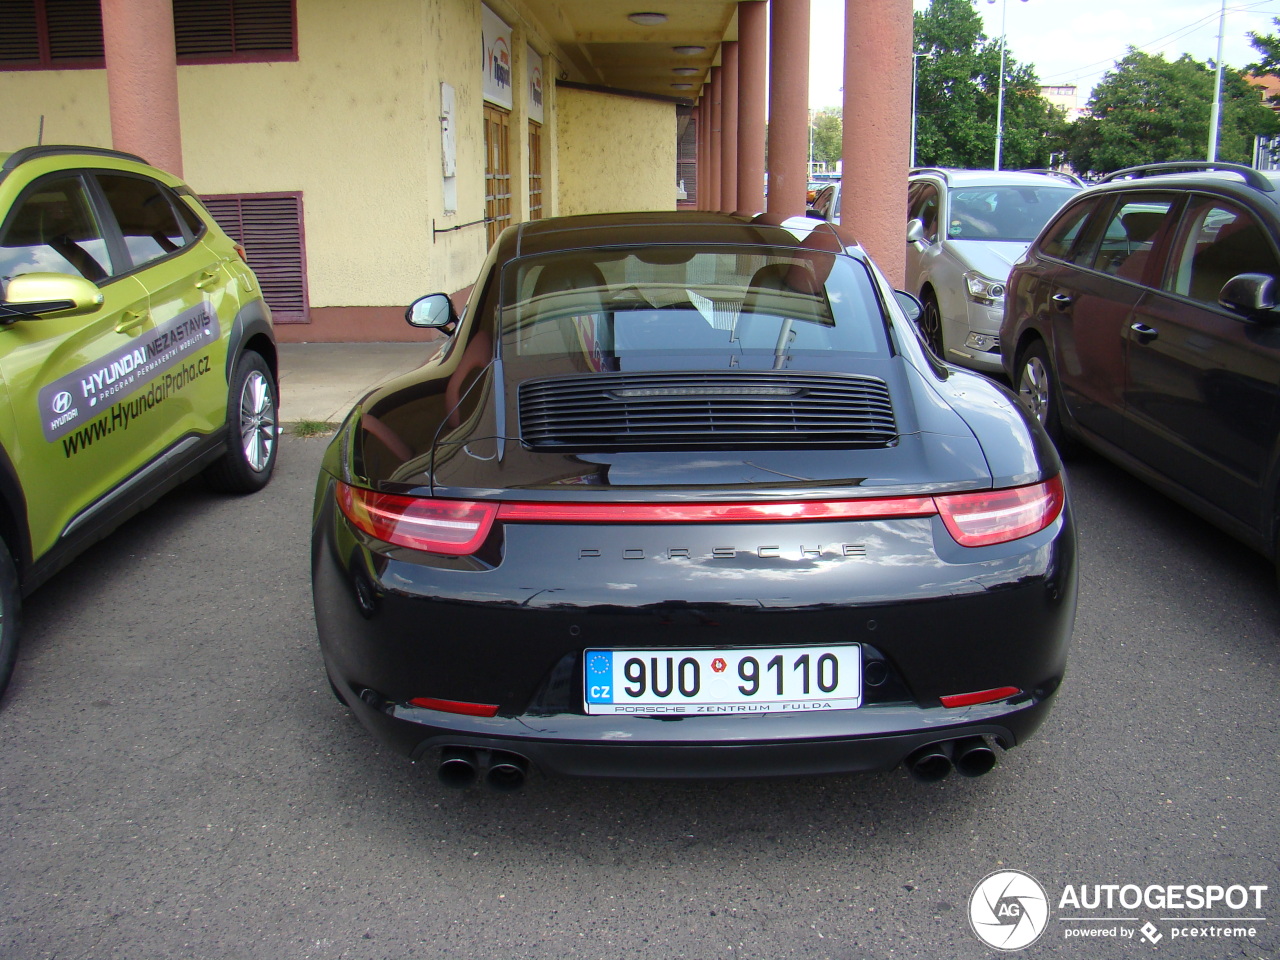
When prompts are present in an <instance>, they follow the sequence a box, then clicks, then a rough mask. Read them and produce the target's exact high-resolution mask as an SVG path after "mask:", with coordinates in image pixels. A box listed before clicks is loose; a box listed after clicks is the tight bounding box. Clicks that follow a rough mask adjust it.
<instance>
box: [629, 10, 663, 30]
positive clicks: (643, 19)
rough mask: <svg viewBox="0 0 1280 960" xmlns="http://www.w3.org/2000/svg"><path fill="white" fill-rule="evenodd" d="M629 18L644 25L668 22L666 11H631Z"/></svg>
mask: <svg viewBox="0 0 1280 960" xmlns="http://www.w3.org/2000/svg"><path fill="white" fill-rule="evenodd" d="M627 19H628V20H630V21H631V22H632V23H635V24H639V25H640V26H642V27H656V26H657V25H658V24H660V23H666V22H667V15H666V14H665V13H629V14H627Z"/></svg>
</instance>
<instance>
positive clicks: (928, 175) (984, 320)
mask: <svg viewBox="0 0 1280 960" xmlns="http://www.w3.org/2000/svg"><path fill="white" fill-rule="evenodd" d="M1081 186H1082V184H1081V182H1080V181H1079V180H1078V179H1076V178H1075V177H1073V176H1071V175H1070V174H1060V173H1056V172H1054V171H1044V172H1017V171H1009V170H994V171H993V170H943V169H939V168H919V169H916V170H913V171H912V172H911V176H910V178H909V181H908V188H907V251H906V285H907V286H906V288H907V290H908V291H910V292H911V293H914V294H915V295H916V296H918V297H919V298H920V302H921V303H922V304H923V314H922V316H921V318H920V326H921V329H922V330H923V331H924V335H925V338H926V339H927V340H928V341H929V345H930V346H931V347H933V350H934V352H935V353H936V354H937V355H938V356H939V357H941V358H942V359H944V360H946V361H947V362H949V363H957V364H960V365H961V366H964V367H969V368H971V369H974V370H979V371H982V372H983V373H999V372H1001V366H1000V321H1001V319H1002V317H1003V313H1004V291H1005V283H1006V281H1007V280H1008V277H1009V268H1010V267H1011V266H1012V265H1013V263H1014V261H1016V260H1017V259H1018V258H1019V257H1021V256H1022V254H1023V252H1024V251H1025V250H1026V248H1027V244H1029V243H1030V242H1031V241H1032V239H1034V238H1035V236H1036V234H1037V233H1039V232H1040V228H1041V227H1043V226H1044V224H1045V221H1047V220H1048V219H1049V218H1050V217H1051V216H1053V215H1054V214H1055V213H1057V212H1058V210H1059V209H1060V208H1061V207H1062V205H1063V204H1064V203H1066V202H1067V200H1069V199H1070V198H1071V197H1072V196H1074V195H1075V193H1076V192H1077V191H1079V190H1080V189H1081Z"/></svg>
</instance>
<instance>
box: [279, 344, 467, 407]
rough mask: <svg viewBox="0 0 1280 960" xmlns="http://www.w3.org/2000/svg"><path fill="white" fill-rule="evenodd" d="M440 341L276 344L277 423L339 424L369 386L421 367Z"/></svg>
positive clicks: (438, 345)
mask: <svg viewBox="0 0 1280 960" xmlns="http://www.w3.org/2000/svg"><path fill="white" fill-rule="evenodd" d="M442 342H443V341H441V340H426V341H422V342H418V343H281V344H277V345H276V349H277V351H278V354H279V361H280V419H281V421H282V422H284V423H298V422H300V421H310V422H311V423H313V424H318V423H339V422H341V420H342V418H343V417H345V416H346V415H347V411H348V410H350V409H351V406H352V404H354V403H355V402H356V401H357V400H359V399H360V398H361V397H363V396H364V395H365V394H366V393H367V392H368V391H369V389H370V387H372V386H375V385H376V384H379V383H382V382H384V381H386V380H390V379H392V378H393V377H398V376H400V375H401V374H403V373H409V372H410V371H411V370H415V369H417V368H418V367H420V366H422V364H423V363H425V362H426V361H427V360H428V359H430V358H431V357H432V356H433V355H434V354H435V352H436V350H438V349H439V347H440V345H441V343H442Z"/></svg>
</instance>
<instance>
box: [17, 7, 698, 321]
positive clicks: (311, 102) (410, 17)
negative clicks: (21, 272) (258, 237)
mask: <svg viewBox="0 0 1280 960" xmlns="http://www.w3.org/2000/svg"><path fill="white" fill-rule="evenodd" d="M490 6H491V8H492V9H494V10H495V12H497V13H498V14H499V15H500V16H503V17H504V18H505V19H506V20H507V21H508V22H509V23H511V24H512V26H513V28H514V36H513V41H514V43H513V47H514V49H513V54H514V56H515V63H514V68H515V69H514V71H513V73H514V75H515V77H516V78H517V85H516V90H515V109H514V111H513V115H512V136H511V149H512V158H511V168H512V172H513V175H514V176H513V182H512V187H513V193H514V194H515V196H514V198H513V199H514V201H515V202H514V203H513V212H514V213H515V214H516V217H517V220H519V219H522V218H523V217H524V216H527V212H528V197H527V188H528V182H527V174H528V162H527V158H526V156H525V151H526V149H527V135H528V134H527V127H528V125H527V118H528V104H527V102H526V95H525V92H524V90H523V83H524V76H525V66H524V60H525V56H526V53H527V47H526V43H528V44H533V45H535V46H536V47H539V48H541V49H544V50H548V51H549V52H548V55H547V56H546V59H545V61H544V76H545V77H546V78H547V82H546V84H545V86H544V101H545V110H546V117H545V123H544V125H543V204H544V209H543V215H544V216H553V215H556V214H572V213H592V212H603V211H610V210H623V209H673V208H674V206H675V180H674V176H675V157H676V137H675V131H676V121H675V108H674V107H673V106H671V105H668V104H663V103H658V102H652V101H644V100H637V99H634V98H630V97H623V96H611V95H604V94H598V93H590V92H584V91H578V90H572V89H569V88H557V87H556V85H555V83H554V81H553V80H552V79H551V78H553V77H555V76H556V74H557V73H558V72H559V70H560V61H559V59H558V58H557V56H556V54H555V50H554V48H553V46H552V44H550V43H549V42H548V41H547V39H546V37H545V36H544V35H543V33H542V31H541V29H540V25H539V21H538V20H537V18H536V15H535V14H534V13H533V11H532V10H531V8H530V5H529V4H528V2H527V0H491V4H490ZM297 17H298V60H297V61H295V62H276V63H243V64H208V65H189V66H179V67H178V88H179V109H180V116H181V125H182V155H183V166H184V169H183V176H184V178H185V179H186V180H187V182H188V183H190V184H191V186H192V188H193V189H194V190H195V191H196V192H197V193H201V194H243V193H274V192H290V193H292V192H301V194H302V203H303V213H304V230H305V236H304V239H305V253H306V264H307V288H308V289H307V292H308V297H309V301H310V306H311V308H312V319H313V322H314V323H315V326H313V327H312V328H311V329H310V330H309V329H308V328H306V327H301V328H294V329H290V330H289V331H287V332H288V334H289V336H290V337H291V338H303V339H305V338H307V337H308V336H309V335H310V333H312V332H315V333H319V332H321V331H320V330H319V329H317V328H318V327H319V326H322V325H323V324H330V325H331V326H332V329H333V330H336V331H338V333H339V334H340V335H342V334H343V333H344V330H345V328H344V327H343V326H342V325H347V324H354V325H356V327H359V326H362V325H366V324H373V325H375V326H377V327H378V329H379V330H381V331H383V332H384V333H385V332H388V331H390V332H391V333H394V334H396V335H398V334H399V332H400V329H399V326H398V324H399V323H400V321H399V319H398V311H397V310H396V309H393V308H403V306H405V305H407V304H408V303H409V302H410V301H412V300H413V299H415V298H416V297H418V296H420V295H422V294H424V293H431V292H435V291H445V292H450V293H452V292H454V291H457V290H459V289H462V288H464V287H466V286H467V285H469V284H470V283H472V282H473V281H474V280H475V277H476V272H477V270H478V269H479V266H480V264H481V262H482V261H483V259H484V255H485V253H486V246H487V244H486V240H485V227H484V225H483V223H475V224H473V225H470V226H464V225H467V224H472V221H479V220H482V218H483V217H484V190H485V184H484V162H485V156H484V124H483V102H482V93H481V89H482V84H481V81H482V64H481V57H482V54H481V16H480V3H479V2H478V0H378V3H377V5H376V15H371V7H370V6H369V4H367V3H365V2H363V0H298V3H297ZM2 23H3V14H2V13H0V24H2ZM442 80H443V81H446V82H448V83H450V84H451V85H452V86H453V88H454V93H455V98H456V103H455V113H454V129H455V132H456V141H457V181H456V183H457V210H456V212H455V213H450V214H446V213H445V212H444V210H445V205H444V186H443V170H442V145H441V131H440V121H439V117H440V110H441V102H440V83H441V81H442ZM42 115H43V117H44V135H43V136H44V143H46V144H51V143H75V144H86V145H91V146H102V147H110V146H111V145H112V143H111V123H110V110H109V102H108V97H107V82H106V72H105V71H104V70H42V71H0V151H7V150H15V149H18V148H19V147H23V146H28V145H30V144H32V143H35V142H36V137H37V133H38V131H39V127H40V118H41V116H42ZM433 225H434V226H435V227H436V228H437V229H439V230H442V231H443V230H447V229H448V228H450V227H455V226H458V227H461V229H459V230H456V231H452V232H441V233H438V234H436V235H435V236H434V238H433V233H432V227H433ZM250 258H252V251H250ZM327 308H377V309H378V310H379V311H380V313H378V315H377V317H376V318H373V319H368V318H369V317H371V316H372V315H371V314H369V312H368V311H365V312H364V313H363V314H362V313H360V312H359V310H357V311H356V312H355V313H351V312H350V311H345V312H344V311H341V310H338V311H336V312H329V313H326V310H327ZM353 318H354V319H353ZM321 321H323V322H322V323H321ZM392 326H394V329H391V327H392ZM404 331H405V334H406V336H408V335H412V331H410V330H409V328H408V327H407V326H406V327H404ZM350 333H351V336H350V337H349V338H350V339H364V337H362V336H361V335H360V333H359V330H358V329H353V330H351V331H350ZM322 338H327V337H322ZM341 338H348V337H346V336H341Z"/></svg>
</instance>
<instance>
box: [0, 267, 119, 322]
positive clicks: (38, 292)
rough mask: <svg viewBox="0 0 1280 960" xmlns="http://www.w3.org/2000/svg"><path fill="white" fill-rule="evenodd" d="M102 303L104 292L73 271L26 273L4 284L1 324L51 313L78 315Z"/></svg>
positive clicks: (0, 315) (0, 303)
mask: <svg viewBox="0 0 1280 960" xmlns="http://www.w3.org/2000/svg"><path fill="white" fill-rule="evenodd" d="M101 306H102V291H101V290H99V289H98V287H97V285H96V284H94V283H93V282H91V281H89V280H86V279H85V278H84V277H73V276H72V275H71V274H69V273H24V274H21V275H20V276H17V277H14V278H13V279H11V280H10V281H9V282H8V283H6V284H5V285H4V289H3V299H0V323H12V322H13V321H15V320H33V319H38V318H40V317H44V316H47V315H49V314H60V315H62V316H75V315H76V314H81V313H92V312H93V311H94V310H97V309H98V308H99V307H101Z"/></svg>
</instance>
